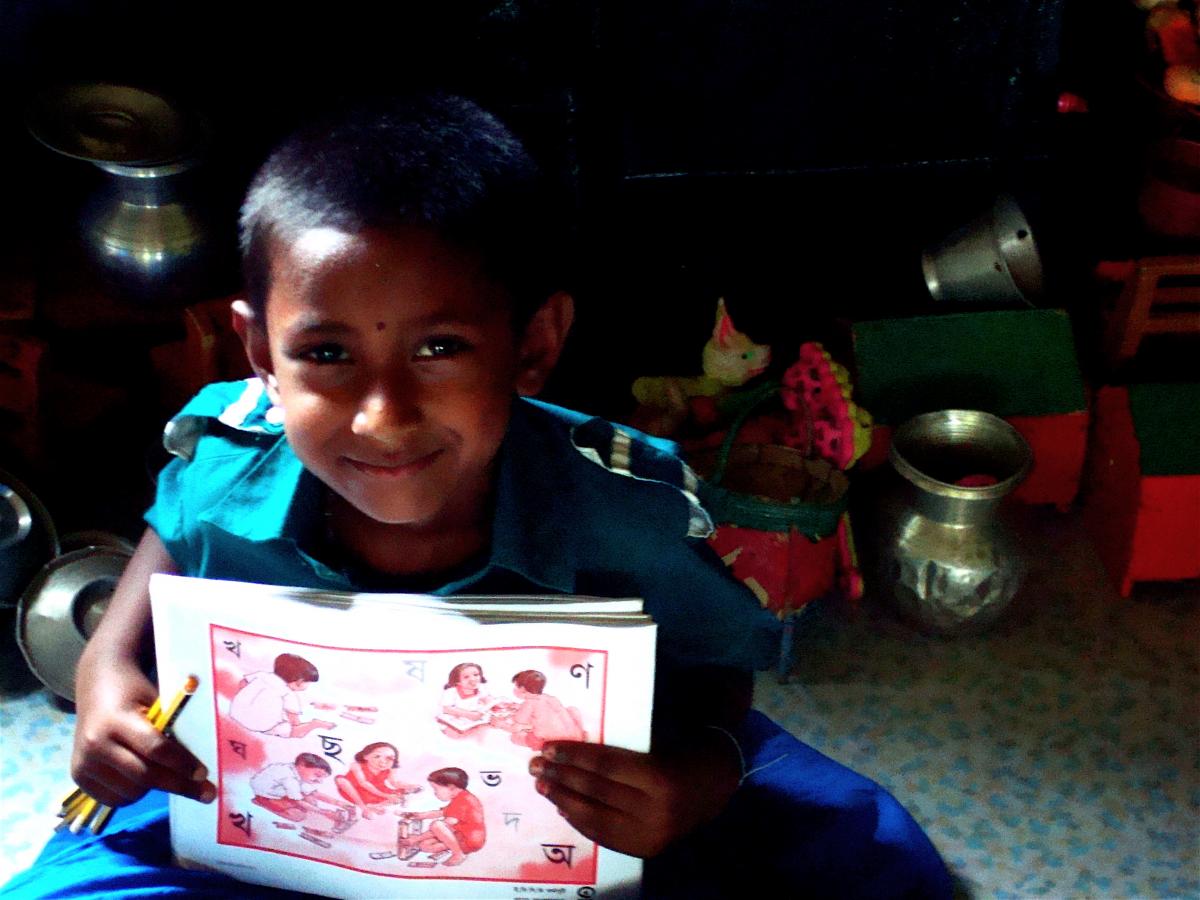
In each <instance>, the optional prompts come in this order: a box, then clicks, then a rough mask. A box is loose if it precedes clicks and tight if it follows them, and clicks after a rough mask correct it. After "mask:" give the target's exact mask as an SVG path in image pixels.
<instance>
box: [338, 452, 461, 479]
mask: <svg viewBox="0 0 1200 900" xmlns="http://www.w3.org/2000/svg"><path fill="white" fill-rule="evenodd" d="M441 455H442V451H441V450H434V451H433V452H432V453H427V454H425V455H424V456H418V457H417V458H416V459H412V460H409V461H408V462H404V463H395V464H385V465H375V464H373V463H368V462H363V461H362V460H359V459H351V458H350V457H348V456H347V457H345V460H346V462H348V463H349V464H350V465H351V466H352V467H353V468H354V469H356V470H357V471H359V472H362V473H363V474H364V475H371V476H374V477H376V478H403V477H405V476H408V475H415V474H416V473H417V472H420V471H421V470H423V469H427V468H429V466H431V465H433V463H434V461H435V460H436V459H437V458H438V457H439V456H441Z"/></svg>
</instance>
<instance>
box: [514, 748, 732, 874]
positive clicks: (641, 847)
mask: <svg viewBox="0 0 1200 900" xmlns="http://www.w3.org/2000/svg"><path fill="white" fill-rule="evenodd" d="M716 737H718V738H719V737H720V735H716ZM529 771H530V773H531V774H533V775H534V776H535V777H536V778H537V781H536V786H537V790H538V792H539V793H540V794H543V795H544V796H545V797H546V798H547V799H548V800H550V802H551V803H553V804H554V805H555V806H557V807H558V810H559V812H560V813H562V815H563V816H564V817H565V818H566V820H567V821H568V822H570V823H571V825H572V826H574V828H575V829H576V830H577V831H579V832H580V833H581V834H582V835H584V836H585V837H587V838H590V839H592V840H594V841H597V842H599V843H601V844H603V845H604V846H605V847H608V848H610V849H612V850H616V851H618V852H620V853H628V854H630V855H632V856H640V857H651V856H656V855H658V854H659V853H661V852H662V851H663V850H665V849H666V848H667V846H668V845H670V844H671V843H672V842H674V841H675V840H676V839H678V838H681V837H683V836H684V835H685V834H688V833H689V832H691V831H692V830H694V829H695V828H697V827H698V826H700V825H702V824H704V823H705V822H708V821H710V820H711V819H713V818H715V817H716V816H717V814H718V813H720V811H721V810H722V809H724V808H725V804H726V803H728V802H729V798H730V797H731V796H732V795H733V792H734V790H736V788H737V785H738V779H739V778H740V776H741V772H740V770H739V764H738V762H737V760H736V759H735V758H734V757H733V755H732V754H731V753H730V750H729V747H728V746H724V747H723V746H721V745H720V742H719V741H715V742H714V741H711V740H710V736H709V735H707V734H701V735H698V736H697V739H696V741H695V743H693V744H691V745H689V746H688V747H687V748H686V749H680V750H679V751H677V752H674V753H671V754H669V755H652V754H648V753H636V752H634V751H632V750H623V749H621V748H618V747H606V746H604V745H603V744H585V743H582V742H579V741H553V742H551V743H548V744H546V746H545V747H544V748H543V749H542V755H541V756H535V757H534V758H533V759H532V760H530V763H529Z"/></svg>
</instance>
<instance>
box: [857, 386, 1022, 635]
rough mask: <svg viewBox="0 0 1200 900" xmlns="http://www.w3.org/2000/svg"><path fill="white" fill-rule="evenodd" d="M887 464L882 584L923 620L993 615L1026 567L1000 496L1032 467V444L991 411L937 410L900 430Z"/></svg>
mask: <svg viewBox="0 0 1200 900" xmlns="http://www.w3.org/2000/svg"><path fill="white" fill-rule="evenodd" d="M891 463H892V468H893V469H894V470H895V473H896V475H897V476H898V477H896V478H895V479H894V480H893V483H892V485H891V487H890V488H889V489H887V490H885V491H884V492H883V495H882V497H881V498H880V510H879V512H880V515H879V532H878V541H879V546H878V548H877V560H878V566H879V572H878V574H879V577H880V584H881V586H885V587H886V588H887V589H888V590H890V594H891V598H892V599H893V601H894V602H895V604H896V606H897V607H898V608H899V609H900V611H901V612H902V613H904V614H905V615H906V616H908V617H909V618H911V619H913V620H915V621H916V622H917V623H919V624H920V625H922V626H924V627H925V628H927V629H930V630H933V631H937V632H941V633H945V634H953V633H958V632H964V631H970V630H976V629H979V628H981V627H983V626H985V625H987V624H989V623H991V622H992V621H994V620H995V619H996V618H997V617H998V616H999V615H1000V614H1001V613H1002V612H1003V611H1004V609H1005V607H1007V606H1008V604H1009V602H1010V601H1011V600H1012V599H1013V597H1014V596H1015V595H1016V593H1017V590H1018V589H1019V588H1020V586H1021V582H1022V580H1023V578H1024V575H1025V571H1026V562H1025V559H1024V557H1023V554H1022V551H1021V546H1020V541H1019V539H1018V535H1017V534H1016V533H1015V527H1014V523H1013V521H1012V519H1011V518H1010V516H1009V515H1008V514H1007V509H1006V504H1005V503H1004V502H1003V501H1004V499H1005V498H1006V497H1007V496H1008V495H1009V494H1011V493H1012V491H1013V489H1014V488H1016V487H1017V485H1019V484H1020V483H1021V481H1022V479H1024V477H1025V475H1026V473H1027V472H1028V471H1029V467H1030V465H1031V463H1032V452H1031V451H1030V449H1029V445H1028V444H1027V443H1026V442H1025V439H1024V438H1022V437H1021V435H1020V434H1019V433H1018V432H1017V430H1016V429H1015V428H1013V427H1012V426H1011V425H1009V424H1008V423H1007V422H1005V421H1004V420H1003V419H1001V418H998V417H997V416H993V415H991V414H990V413H985V412H979V411H976V410H957V409H952V410H942V411H939V412H931V413H926V414H924V415H920V416H917V417H915V418H913V419H910V420H908V421H907V422H905V423H904V424H903V425H901V426H900V427H899V428H898V429H897V430H896V434H895V437H894V438H893V441H892V447H891Z"/></svg>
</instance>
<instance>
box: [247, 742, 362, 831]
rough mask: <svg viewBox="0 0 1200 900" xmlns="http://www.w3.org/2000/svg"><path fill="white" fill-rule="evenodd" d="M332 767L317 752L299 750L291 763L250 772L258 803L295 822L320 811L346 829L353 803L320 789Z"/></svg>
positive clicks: (336, 828)
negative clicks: (343, 800) (324, 804)
mask: <svg viewBox="0 0 1200 900" xmlns="http://www.w3.org/2000/svg"><path fill="white" fill-rule="evenodd" d="M332 771H333V770H332V769H331V768H330V766H329V763H327V762H326V761H325V760H324V759H322V758H321V757H319V756H317V754H315V753H300V754H297V756H296V759H295V761H294V762H290V763H271V764H270V765H267V766H265V767H264V768H262V769H259V770H258V771H257V772H255V773H254V774H253V775H251V776H250V787H251V788H253V789H254V803H255V804H257V805H258V806H261V807H262V808H263V809H269V810H270V811H271V812H273V813H277V814H278V815H281V816H283V817H284V818H285V819H290V820H291V821H293V822H303V821H304V820H305V819H307V818H308V815H309V813H314V812H315V813H319V814H320V815H323V816H325V817H326V818H328V819H329V820H330V821H331V822H332V823H333V826H334V830H335V831H339V832H340V831H345V830H346V829H347V828H348V827H350V825H351V824H353V821H354V817H353V807H351V806H350V805H349V804H347V803H344V802H342V801H341V800H339V799H338V798H337V797H333V796H331V795H329V794H325V793H322V792H321V790H320V784H321V782H323V781H324V780H325V779H326V778H328V777H329V776H330V774H331V773H332ZM321 803H326V804H329V805H328V806H322V805H321Z"/></svg>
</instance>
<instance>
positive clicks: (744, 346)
mask: <svg viewBox="0 0 1200 900" xmlns="http://www.w3.org/2000/svg"><path fill="white" fill-rule="evenodd" d="M770 362H771V348H770V347H768V346H766V345H765V344H756V343H754V341H752V340H750V338H749V337H747V336H746V335H745V334H743V333H742V332H740V331H738V330H737V329H736V328H735V327H734V325H733V319H731V318H730V317H729V312H728V311H727V310H726V309H725V299H724V298H721V299H719V300H717V318H716V323H715V324H714V326H713V332H712V337H710V338H709V340H708V343H706V344H705V345H704V351H703V353H702V354H701V370H702V372H703V374H702V375H694V376H677V375H661V376H648V377H644V378H638V379H637V380H636V381H634V383H633V396H634V398H635V399H636V400H637V401H638V404H639V407H638V410H637V411H636V412H635V413H634V415H633V419H632V420H631V424H633V425H635V427H639V428H641V429H642V430H643V431H647V432H650V433H651V434H657V435H661V436H672V435H674V434H676V433H677V432H678V431H679V430H680V429H681V428H682V427H683V426H684V425H685V424H686V423H687V421H688V419H689V417H690V416H691V413H692V401H694V400H703V399H708V400H709V401H710V402H708V403H703V402H702V403H700V407H701V410H702V412H701V418H702V419H704V420H707V419H708V418H710V416H711V414H712V410H713V409H714V408H715V407H714V404H713V403H712V402H711V401H713V400H715V399H716V398H719V397H721V396H722V395H724V394H725V393H727V392H729V391H731V390H733V389H734V388H738V387H741V386H742V385H744V384H745V383H746V382H748V381H749V380H750V379H752V378H754V377H755V376H756V375H761V374H762V373H763V372H764V371H765V370H766V368H767V366H768V365H769V364H770ZM705 424H711V423H709V422H707V421H705Z"/></svg>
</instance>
